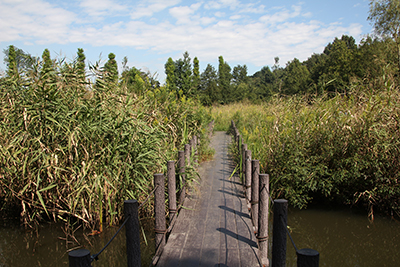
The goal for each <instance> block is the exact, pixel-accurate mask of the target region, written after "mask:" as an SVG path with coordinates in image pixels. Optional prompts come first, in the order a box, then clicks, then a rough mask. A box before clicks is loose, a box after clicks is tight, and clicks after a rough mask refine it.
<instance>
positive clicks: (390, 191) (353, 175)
mask: <svg viewBox="0 0 400 267" xmlns="http://www.w3.org/2000/svg"><path fill="white" fill-rule="evenodd" d="M372 88H376V85H371V84H365V83H364V84H358V85H356V86H354V87H353V88H352V90H351V91H350V92H348V93H346V94H345V95H343V94H342V95H339V94H338V95H336V96H334V97H329V98H328V97H326V96H325V97H320V98H311V97H310V96H304V97H290V98H278V97H276V98H274V99H272V100H271V101H270V102H268V103H265V104H262V105H252V104H249V103H244V104H243V103H237V104H233V105H229V106H218V107H214V108H213V111H212V114H213V117H214V118H215V122H216V123H218V125H216V127H218V128H219V129H227V127H229V124H230V120H232V119H233V120H234V121H235V123H236V126H237V127H238V129H239V130H240V132H241V134H242V135H243V138H244V142H245V143H247V144H248V148H249V149H250V150H252V156H253V158H256V159H259V160H260V165H261V171H262V172H265V173H269V174H270V175H271V184H272V192H273V195H274V197H275V198H287V199H288V200H289V201H290V203H291V204H292V205H294V206H297V207H299V208H305V207H306V206H307V205H308V204H309V203H311V202H318V203H339V204H347V205H360V206H363V207H365V208H366V209H367V210H368V211H369V217H370V218H371V219H373V214H374V208H375V209H378V210H379V211H380V212H384V213H386V214H388V215H394V214H397V216H400V208H399V199H400V186H399V172H398V170H399V167H400V164H399V156H400V141H399V140H400V131H399V126H400V125H399V116H400V94H399V91H398V88H397V87H396V86H395V84H394V83H393V82H391V81H390V80H385V81H384V82H381V83H380V86H379V87H378V88H379V90H375V89H372Z"/></svg>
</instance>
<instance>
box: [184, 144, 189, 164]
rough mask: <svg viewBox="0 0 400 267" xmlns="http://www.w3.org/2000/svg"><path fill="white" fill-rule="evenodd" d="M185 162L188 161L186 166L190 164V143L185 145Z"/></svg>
mask: <svg viewBox="0 0 400 267" xmlns="http://www.w3.org/2000/svg"><path fill="white" fill-rule="evenodd" d="M185 162H186V166H189V165H190V145H189V144H186V145H185Z"/></svg>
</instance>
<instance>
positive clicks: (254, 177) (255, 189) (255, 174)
mask: <svg viewBox="0 0 400 267" xmlns="http://www.w3.org/2000/svg"><path fill="white" fill-rule="evenodd" d="M259 175H260V161H259V160H257V159H253V160H252V161H251V219H252V220H253V225H254V228H255V233H257V231H258V199H259V197H258V194H259V184H260V181H259Z"/></svg>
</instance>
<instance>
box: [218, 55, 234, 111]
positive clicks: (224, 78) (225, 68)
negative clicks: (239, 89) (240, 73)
mask: <svg viewBox="0 0 400 267" xmlns="http://www.w3.org/2000/svg"><path fill="white" fill-rule="evenodd" d="M231 79H232V74H231V67H230V66H229V65H228V63H227V62H225V61H224V58H223V57H222V56H219V57H218V86H219V87H220V89H219V91H220V92H221V95H222V101H223V102H224V103H225V104H226V103H229V102H230V101H231V99H230V96H231V93H232V92H231Z"/></svg>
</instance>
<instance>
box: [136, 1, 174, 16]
mask: <svg viewBox="0 0 400 267" xmlns="http://www.w3.org/2000/svg"><path fill="white" fill-rule="evenodd" d="M180 2H181V1H180V0H150V1H142V2H141V3H140V4H139V5H137V6H136V7H134V8H133V11H132V12H131V18H132V19H139V18H142V17H151V16H152V15H153V14H155V13H157V12H160V11H163V10H165V9H167V8H169V7H171V6H175V5H177V4H179V3H180Z"/></svg>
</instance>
